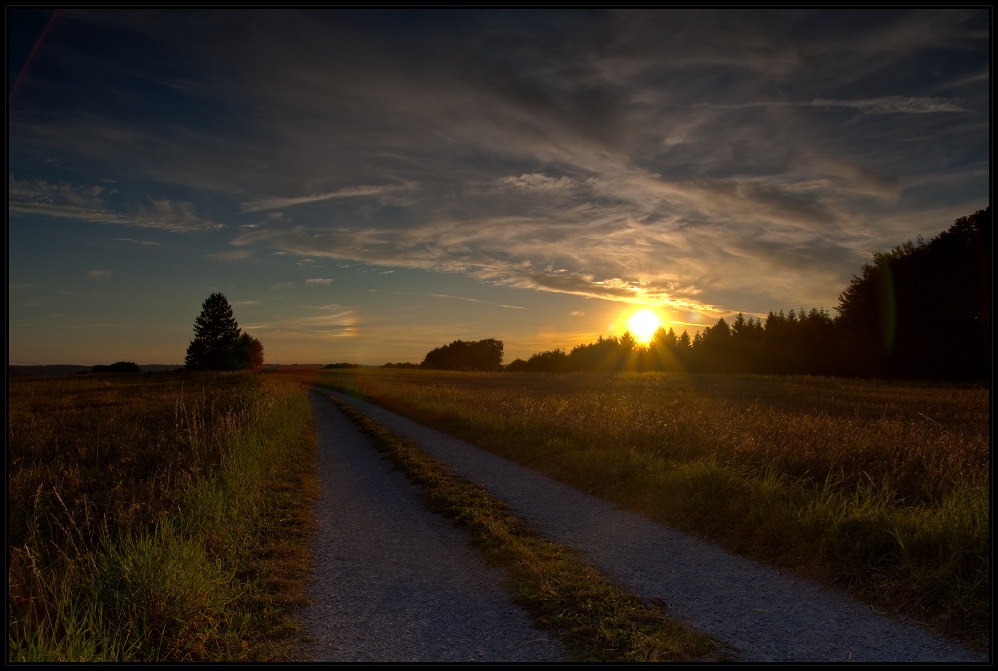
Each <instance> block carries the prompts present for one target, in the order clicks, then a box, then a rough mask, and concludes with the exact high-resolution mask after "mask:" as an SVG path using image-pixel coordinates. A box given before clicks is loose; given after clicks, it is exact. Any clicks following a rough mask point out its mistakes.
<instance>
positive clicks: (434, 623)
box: [299, 395, 562, 662]
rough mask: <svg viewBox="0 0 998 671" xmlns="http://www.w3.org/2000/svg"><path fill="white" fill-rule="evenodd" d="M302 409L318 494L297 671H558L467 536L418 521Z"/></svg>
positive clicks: (387, 470)
mask: <svg viewBox="0 0 998 671" xmlns="http://www.w3.org/2000/svg"><path fill="white" fill-rule="evenodd" d="M311 402H312V412H313V415H314V417H315V425H316V433H317V436H318V442H319V478H320V481H321V483H322V488H323V493H322V497H321V499H320V501H319V502H318V504H317V506H316V510H315V515H316V517H317V522H318V532H317V533H316V536H315V538H314V539H313V542H312V552H313V557H314V560H315V573H314V580H313V582H312V583H311V585H310V589H309V593H308V596H309V598H310V600H311V602H312V606H311V607H310V608H306V609H302V611H301V612H300V613H299V617H300V618H301V620H302V623H303V633H304V634H305V635H306V636H307V637H308V638H309V639H311V641H310V642H309V643H308V644H307V646H306V652H307V655H308V657H307V661H315V662H434V661H438V662H526V661H534V660H536V661H545V662H553V661H560V660H561V659H562V653H561V649H560V647H559V646H558V645H557V644H556V643H554V642H552V641H551V640H549V638H548V637H547V635H546V634H545V633H544V632H540V631H537V630H536V629H533V628H532V627H531V626H530V623H529V620H528V618H527V616H526V614H525V613H524V612H523V611H522V610H520V609H519V608H518V607H516V606H514V605H512V604H511V603H509V600H508V598H507V595H506V591H505V589H504V588H503V587H502V585H501V581H502V579H503V574H502V572H501V571H499V570H498V569H494V568H489V567H487V566H485V565H484V564H483V563H482V561H481V560H480V559H479V557H478V552H477V551H476V550H475V549H474V548H472V547H470V546H469V544H468V538H467V535H466V534H465V533H464V532H463V531H460V530H458V529H455V528H454V527H453V525H452V524H451V523H450V522H448V521H446V520H444V519H443V518H441V517H439V516H437V515H434V514H432V513H429V512H427V511H426V510H425V509H424V508H423V504H422V502H421V500H420V498H419V493H418V490H417V489H416V487H415V486H414V485H411V484H410V483H409V482H408V480H406V479H405V477H404V476H403V475H402V474H400V473H399V472H397V471H393V470H392V469H391V466H390V465H389V463H388V461H387V460H385V459H384V458H383V457H382V456H381V454H380V453H379V452H377V451H375V450H374V448H372V447H371V446H370V445H369V444H368V442H367V440H366V438H365V437H364V436H363V435H362V434H361V433H360V432H359V431H358V430H357V428H356V427H355V426H354V425H353V424H351V423H350V422H349V421H348V420H347V419H346V417H344V416H343V414H342V413H341V412H340V411H339V410H337V409H336V408H335V407H334V406H333V404H332V403H330V402H329V401H327V400H325V399H322V398H318V397H316V396H315V395H312V397H311ZM303 661H305V660H303Z"/></svg>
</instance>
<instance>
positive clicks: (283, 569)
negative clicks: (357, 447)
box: [7, 373, 316, 662]
mask: <svg viewBox="0 0 998 671" xmlns="http://www.w3.org/2000/svg"><path fill="white" fill-rule="evenodd" d="M8 394H9V396H8V398H9V406H8V513H7V514H8V565H9V572H8V648H7V650H8V661H42V662H46V661H49V662H51V661H89V662H95V661H119V662H120V661H145V662H155V661H159V662H163V661H166V662H181V661H198V660H200V661H235V660H242V661H252V660H256V661H264V660H272V659H277V658H280V657H281V656H283V654H284V652H285V651H286V650H287V649H288V647H289V646H290V645H293V644H294V642H295V640H296V639H295V637H294V636H292V635H289V634H292V633H293V632H294V630H295V625H294V622H293V620H292V619H291V618H290V616H289V611H290V609H291V607H293V606H294V605H295V604H296V603H298V602H300V600H301V594H302V590H303V584H304V580H305V577H306V571H307V551H306V547H307V534H308V532H309V524H310V522H309V520H310V516H309V502H310V500H311V497H312V496H313V495H314V494H315V491H316V483H315V482H314V481H313V479H312V478H313V475H312V466H313V464H314V433H313V431H312V422H311V413H310V410H309V406H308V402H307V400H306V397H305V394H304V393H303V390H302V389H301V388H300V387H299V386H297V385H295V384H294V383H292V382H290V381H288V380H280V379H276V378H265V377H261V376H252V375H249V374H210V373H205V374H191V373H153V374H148V373H147V374H132V375H114V374H99V375H80V376H69V377H61V378H48V379H16V380H10V381H9V382H8Z"/></svg>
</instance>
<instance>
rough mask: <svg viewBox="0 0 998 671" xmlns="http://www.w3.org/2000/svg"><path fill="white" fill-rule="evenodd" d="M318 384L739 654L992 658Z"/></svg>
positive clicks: (804, 658) (802, 658) (752, 657)
mask: <svg viewBox="0 0 998 671" xmlns="http://www.w3.org/2000/svg"><path fill="white" fill-rule="evenodd" d="M316 391H318V392H320V393H323V394H327V395H329V396H332V397H334V398H337V399H339V400H341V401H344V402H346V403H348V404H350V405H351V406H353V407H354V408H357V409H358V410H360V411H361V412H363V413H365V414H366V415H368V416H369V417H371V418H372V419H374V420H375V421H377V422H378V423H380V424H381V425H382V426H384V427H386V428H388V429H389V430H391V431H393V432H395V433H396V434H398V435H401V436H404V437H405V438H408V439H409V440H412V441H413V442H415V443H417V444H419V445H420V446H421V447H422V448H423V449H424V450H425V451H426V452H427V453H428V454H430V455H431V456H433V457H434V458H436V459H438V460H440V461H442V462H443V463H445V464H447V466H448V467H450V468H451V469H452V470H453V471H454V472H456V473H458V474H460V475H462V476H464V477H465V478H467V479H469V480H472V481H474V482H477V483H479V484H480V485H482V486H484V487H485V488H487V489H488V490H489V492H490V493H492V494H493V495H495V496H498V497H499V498H501V499H503V500H505V501H506V502H507V503H508V504H509V505H510V507H511V509H512V510H513V512H514V513H515V514H517V515H519V516H520V517H523V518H524V519H526V521H527V522H528V523H529V524H530V525H531V526H532V527H534V528H535V529H536V530H537V531H539V532H540V533H542V534H544V535H545V536H546V537H548V538H549V539H550V540H552V541H554V542H556V543H560V544H563V545H566V546H570V547H574V548H577V549H578V550H580V551H581V552H582V553H583V555H584V556H585V557H586V558H587V560H588V561H590V562H591V563H592V564H593V565H595V566H597V567H599V568H600V569H601V570H603V571H604V572H605V573H606V574H607V575H609V576H610V577H611V578H612V579H614V580H616V581H618V583H620V584H622V585H623V586H624V587H625V588H626V589H628V590H629V591H631V592H634V593H636V594H638V595H640V596H641V597H642V598H644V599H646V600H648V601H652V600H654V601H655V602H658V603H661V601H664V602H665V603H666V604H667V606H668V609H669V610H668V614H669V615H670V616H672V617H678V618H680V619H683V620H685V621H686V622H687V623H688V624H690V625H691V626H693V627H694V628H696V629H698V630H701V631H706V632H708V633H710V634H713V635H714V636H715V637H716V638H718V639H719V640H721V641H723V642H725V643H727V644H729V645H731V646H733V647H734V648H735V649H736V650H738V659H739V661H745V662H847V661H854V662H888V663H891V662H894V663H897V662H923V663H924V662H989V661H990V659H989V657H988V656H986V655H980V654H978V653H975V652H973V651H970V650H968V649H966V648H964V647H963V646H961V645H959V644H957V643H953V642H950V641H947V640H944V639H941V638H939V637H937V636H934V635H933V634H931V633H930V632H928V631H927V630H926V629H925V628H923V627H922V626H920V625H918V624H917V623H913V622H910V621H905V620H902V619H901V618H898V617H887V616H883V615H881V614H878V613H876V612H874V611H873V610H872V609H871V607H870V606H868V605H864V604H861V603H859V602H856V601H853V600H851V599H849V598H847V597H845V596H843V595H841V594H838V593H833V592H830V591H828V590H827V589H825V588H823V587H821V586H819V585H817V584H815V583H811V582H808V581H804V580H801V579H798V578H795V577H793V576H790V575H786V574H781V573H779V572H777V571H775V570H774V569H772V568H769V567H766V566H762V565H759V564H757V563H756V562H754V561H751V560H749V559H746V558H743V557H739V556H735V555H732V554H730V553H728V552H726V551H725V550H723V549H721V548H720V547H718V546H717V545H715V544H713V543H711V542H709V541H706V540H704V539H701V538H698V537H695V536H692V535H689V534H685V533H681V532H677V531H675V530H673V529H670V528H669V527H666V526H664V525H661V524H658V523H655V522H651V521H649V520H648V519H646V518H644V517H641V516H639V515H636V514H634V513H631V512H628V511H625V510H621V509H618V508H616V507H615V506H614V505H612V504H610V503H607V502H606V501H603V500H601V499H597V498H595V497H593V496H589V495H587V494H585V493H583V492H580V491H578V490H576V489H573V488H571V487H569V486H567V485H564V484H562V483H559V482H557V481H555V480H552V479H550V478H548V477H545V476H543V475H540V474H538V473H536V472H534V471H531V470H529V469H526V468H524V467H522V466H519V465H517V464H514V463H512V462H510V461H507V460H505V459H503V458H501V457H498V456H496V455H494V454H491V453H489V452H485V451H483V450H479V449H478V448H476V447H474V446H472V445H470V444H468V443H465V442H463V441H460V440H457V439H455V438H452V437H450V436H448V435H446V434H443V433H441V432H439V431H436V430H434V429H430V428H428V427H426V426H423V425H421V424H418V423H416V422H414V421H412V420H409V419H407V418H404V417H401V416H399V415H397V414H395V413H392V412H389V411H387V410H384V409H383V408H379V407H377V406H374V405H371V404H369V403H365V402H363V401H360V400H357V399H355V398H352V397H349V396H346V395H343V394H338V393H336V392H330V391H328V390H324V389H316ZM317 421H318V415H317ZM326 487H327V488H328V487H329V484H326ZM357 551H358V552H359V550H357ZM319 552H325V550H323V549H319V548H317V556H318V553H319ZM659 600H661V601H659ZM459 621H461V618H456V619H455V620H454V622H459ZM460 626H461V627H464V626H465V623H464V622H461V625H460ZM537 661H541V660H540V658H539V657H538V658H537Z"/></svg>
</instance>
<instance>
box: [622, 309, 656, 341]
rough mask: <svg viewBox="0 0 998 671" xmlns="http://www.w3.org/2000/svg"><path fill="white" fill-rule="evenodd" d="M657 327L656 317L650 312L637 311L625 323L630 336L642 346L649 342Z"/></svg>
mask: <svg viewBox="0 0 998 671" xmlns="http://www.w3.org/2000/svg"><path fill="white" fill-rule="evenodd" d="M659 325H660V322H659V321H658V317H657V316H656V315H655V313H654V312H652V311H651V310H638V311H637V312H635V313H634V314H633V315H631V318H630V319H629V320H628V321H627V326H628V330H629V331H630V332H631V335H633V336H634V339H635V340H637V341H638V342H639V343H641V344H642V345H645V344H648V343H649V342H651V339H652V337H653V336H654V335H655V331H656V330H657V329H658V327H659Z"/></svg>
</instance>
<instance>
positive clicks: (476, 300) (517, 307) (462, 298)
mask: <svg viewBox="0 0 998 671" xmlns="http://www.w3.org/2000/svg"><path fill="white" fill-rule="evenodd" d="M426 295H428V296H432V297H434V298H452V299H454V300H457V301H468V302H470V303H485V304H487V305H495V306H496V307H500V308H508V309H511V310H524V309H525V308H524V307H523V306H522V305H505V304H503V303H493V302H492V301H483V300H482V299H480V298H467V297H465V296H451V295H449V294H426Z"/></svg>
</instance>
